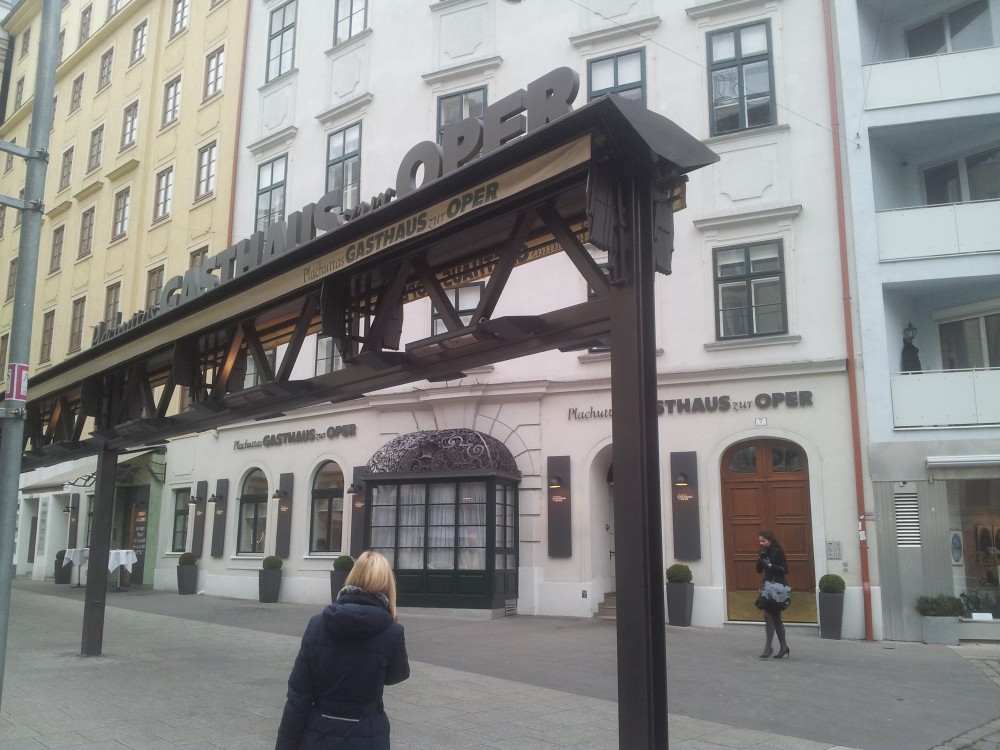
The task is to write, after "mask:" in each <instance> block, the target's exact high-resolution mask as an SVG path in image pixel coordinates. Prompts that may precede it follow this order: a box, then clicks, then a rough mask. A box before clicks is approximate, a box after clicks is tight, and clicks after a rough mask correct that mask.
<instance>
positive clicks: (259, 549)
mask: <svg viewBox="0 0 1000 750" xmlns="http://www.w3.org/2000/svg"><path fill="white" fill-rule="evenodd" d="M269 494H270V493H268V491H267V478H266V477H265V476H264V472H262V471H261V470H260V469H254V470H253V471H251V472H250V474H249V475H248V476H247V478H246V479H245V480H244V482H243V488H242V490H241V492H240V515H239V522H238V524H239V525H238V526H237V531H236V551H237V552H238V553H239V552H246V553H263V552H264V542H265V539H266V537H267V500H268V496H269Z"/></svg>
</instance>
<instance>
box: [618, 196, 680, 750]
mask: <svg viewBox="0 0 1000 750" xmlns="http://www.w3.org/2000/svg"><path fill="white" fill-rule="evenodd" d="M621 189H622V194H621V195H622V201H621V206H622V207H623V216H621V220H622V222H623V223H624V228H623V231H622V234H621V238H620V241H621V244H622V246H621V247H620V248H619V250H620V258H621V265H622V268H621V269H620V271H619V272H618V274H617V275H618V276H619V278H618V279H617V280H616V279H612V286H611V293H610V299H611V341H612V342H613V345H612V348H611V384H612V386H611V405H612V411H613V426H612V438H613V440H614V462H615V537H616V543H615V565H616V570H617V573H618V574H617V593H618V744H619V747H622V748H629V750H665V748H667V663H666V628H665V626H664V622H665V613H664V608H663V576H664V573H663V539H662V530H661V526H662V524H661V509H660V477H659V466H660V463H659V443H658V438H657V424H656V361H655V357H656V338H655V321H656V313H655V310H656V306H655V300H654V295H653V281H654V276H655V269H654V259H653V250H652V242H651V239H652V200H651V195H650V184H649V178H648V177H642V176H637V177H633V178H625V179H622V181H621Z"/></svg>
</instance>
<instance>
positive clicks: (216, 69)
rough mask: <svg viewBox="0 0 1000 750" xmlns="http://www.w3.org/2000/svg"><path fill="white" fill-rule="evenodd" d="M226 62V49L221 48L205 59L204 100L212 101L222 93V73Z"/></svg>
mask: <svg viewBox="0 0 1000 750" xmlns="http://www.w3.org/2000/svg"><path fill="white" fill-rule="evenodd" d="M225 62H226V48H225V47H219V48H218V49H217V50H215V51H213V52H210V53H209V54H208V57H207V58H205V91H204V98H205V99H210V98H211V97H213V96H215V95H216V94H220V93H222V73H223V68H224V67H225Z"/></svg>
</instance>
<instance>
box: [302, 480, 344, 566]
mask: <svg viewBox="0 0 1000 750" xmlns="http://www.w3.org/2000/svg"><path fill="white" fill-rule="evenodd" d="M309 516H310V519H311V520H310V526H309V552H310V554H313V553H320V554H322V553H324V552H338V551H340V550H342V549H343V544H344V472H342V471H341V470H340V467H339V466H338V465H337V464H335V463H334V462H333V461H329V462H327V463H325V464H323V466H321V467H320V470H319V472H318V473H317V474H316V479H315V481H314V482H313V489H312V508H311V510H310V514H309Z"/></svg>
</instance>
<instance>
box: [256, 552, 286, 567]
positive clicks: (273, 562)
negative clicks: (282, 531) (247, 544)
mask: <svg viewBox="0 0 1000 750" xmlns="http://www.w3.org/2000/svg"><path fill="white" fill-rule="evenodd" d="M283 562H284V561H283V560H282V559H281V558H280V557H278V556H277V555H268V556H267V557H265V558H264V560H263V562H262V563H261V567H263V568H264V570H281V564H282V563H283Z"/></svg>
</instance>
